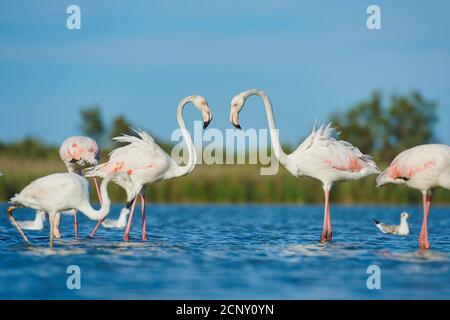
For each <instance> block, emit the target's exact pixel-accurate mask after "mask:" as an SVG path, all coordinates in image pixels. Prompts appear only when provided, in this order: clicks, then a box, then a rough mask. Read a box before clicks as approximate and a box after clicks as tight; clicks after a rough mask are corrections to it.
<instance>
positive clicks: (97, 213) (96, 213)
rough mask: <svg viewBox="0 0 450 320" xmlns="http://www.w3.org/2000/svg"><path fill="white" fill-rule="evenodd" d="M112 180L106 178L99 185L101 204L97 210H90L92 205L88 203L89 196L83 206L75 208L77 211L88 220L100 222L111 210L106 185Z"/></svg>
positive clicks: (110, 177)
mask: <svg viewBox="0 0 450 320" xmlns="http://www.w3.org/2000/svg"><path fill="white" fill-rule="evenodd" d="M112 178H113V177H112V176H109V177H106V178H105V179H103V181H102V183H101V185H100V195H101V198H102V204H101V207H100V209H99V210H95V209H94V208H92V205H91V203H90V201H89V196H88V199H87V203H86V204H85V205H84V206H82V207H80V208H77V209H78V210H80V211H81V212H83V213H84V214H85V215H86V216H87V217H88V218H89V219H91V220H101V219H103V218H105V217H106V216H107V215H108V213H109V210H110V208H111V200H110V199H109V195H108V184H109V182H110V181H111V179H112Z"/></svg>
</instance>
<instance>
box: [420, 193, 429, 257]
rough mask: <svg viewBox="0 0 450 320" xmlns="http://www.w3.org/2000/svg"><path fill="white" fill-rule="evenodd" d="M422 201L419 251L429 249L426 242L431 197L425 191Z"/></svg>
mask: <svg viewBox="0 0 450 320" xmlns="http://www.w3.org/2000/svg"><path fill="white" fill-rule="evenodd" d="M422 200H423V221H422V229H421V230H420V236H419V247H420V249H429V248H430V243H429V242H428V214H429V213H430V208H431V195H429V194H428V193H427V192H426V191H425V192H422Z"/></svg>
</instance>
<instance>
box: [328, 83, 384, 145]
mask: <svg viewBox="0 0 450 320" xmlns="http://www.w3.org/2000/svg"><path fill="white" fill-rule="evenodd" d="M381 100H382V97H381V94H380V93H379V92H375V93H373V94H372V96H371V97H370V98H369V99H368V100H366V101H362V102H360V103H358V104H357V105H355V106H354V107H352V108H351V109H350V110H349V111H348V112H347V113H344V114H334V115H333V116H332V119H331V120H332V121H333V123H334V125H335V126H336V127H337V128H338V131H340V132H341V135H340V137H341V138H342V139H343V140H348V141H351V142H352V143H353V144H354V145H356V146H358V147H359V148H360V149H361V150H362V151H363V152H365V153H370V154H374V153H375V152H376V151H377V150H379V149H380V148H382V146H383V145H384V143H385V140H386V137H385V136H384V133H383V132H384V128H385V127H386V119H385V116H384V110H383V107H382V105H381Z"/></svg>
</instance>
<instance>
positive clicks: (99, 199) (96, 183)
mask: <svg viewBox="0 0 450 320" xmlns="http://www.w3.org/2000/svg"><path fill="white" fill-rule="evenodd" d="M92 180H94V185H95V190H97V195H98V201H99V202H100V205H102V202H103V200H102V194H101V193H100V188H99V187H98V181H97V177H93V178H92Z"/></svg>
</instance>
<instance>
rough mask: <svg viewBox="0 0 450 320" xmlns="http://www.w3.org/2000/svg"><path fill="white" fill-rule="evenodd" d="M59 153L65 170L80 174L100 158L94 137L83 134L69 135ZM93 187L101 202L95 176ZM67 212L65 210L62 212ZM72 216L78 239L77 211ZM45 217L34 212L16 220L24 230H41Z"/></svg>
mask: <svg viewBox="0 0 450 320" xmlns="http://www.w3.org/2000/svg"><path fill="white" fill-rule="evenodd" d="M59 155H60V157H61V160H62V161H63V162H64V164H65V166H66V168H67V171H68V172H72V173H76V174H78V175H82V170H83V169H85V168H87V167H91V166H95V165H97V164H98V161H99V159H100V149H99V147H98V145H97V142H95V140H94V139H92V138H89V137H85V136H73V137H69V138H67V139H66V140H64V142H63V143H62V144H61V147H60V149H59ZM93 180H94V185H95V189H96V191H97V195H98V197H99V200H100V203H101V196H100V190H99V187H98V182H97V178H95V177H94V178H93ZM64 213H65V214H67V212H64ZM73 217H74V231H75V239H78V221H77V211H76V210H73ZM44 219H45V213H44V214H43V213H42V212H36V217H35V219H34V220H32V221H17V223H18V224H19V226H20V227H21V228H22V229H25V230H42V229H43V227H44V224H43V221H44ZM59 219H60V215H58V216H57V217H56V219H55V224H54V227H55V230H54V235H55V237H56V238H60V237H61V234H60V232H59V228H58V226H59Z"/></svg>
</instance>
